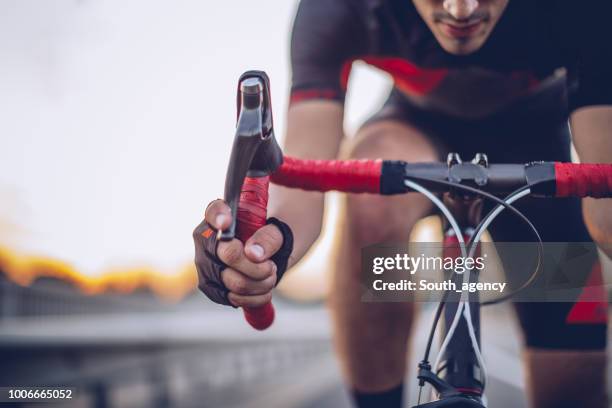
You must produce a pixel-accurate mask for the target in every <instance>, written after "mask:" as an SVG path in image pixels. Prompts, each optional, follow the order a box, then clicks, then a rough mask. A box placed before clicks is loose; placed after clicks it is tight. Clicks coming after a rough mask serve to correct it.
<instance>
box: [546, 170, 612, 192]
mask: <svg viewBox="0 0 612 408" xmlns="http://www.w3.org/2000/svg"><path fill="white" fill-rule="evenodd" d="M555 179H556V186H557V190H556V196H557V197H595V198H601V197H612V164H576V163H559V162H555Z"/></svg>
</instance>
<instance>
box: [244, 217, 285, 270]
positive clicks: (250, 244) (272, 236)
mask: <svg viewBox="0 0 612 408" xmlns="http://www.w3.org/2000/svg"><path fill="white" fill-rule="evenodd" d="M282 245H283V234H282V233H281V232H280V230H279V229H278V227H276V226H275V225H274V224H268V225H265V226H263V227H261V228H260V229H258V230H257V231H256V232H255V234H253V236H252V237H251V238H249V239H248V240H247V242H246V244H245V246H244V252H245V254H246V256H247V258H249V260H250V261H252V262H262V261H265V260H266V259H269V258H270V257H271V256H272V255H274V254H275V253H276V251H278V250H279V249H280V247H281V246H282Z"/></svg>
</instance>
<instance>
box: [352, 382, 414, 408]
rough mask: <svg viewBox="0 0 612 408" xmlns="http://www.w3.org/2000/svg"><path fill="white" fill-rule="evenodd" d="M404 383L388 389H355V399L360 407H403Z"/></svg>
mask: <svg viewBox="0 0 612 408" xmlns="http://www.w3.org/2000/svg"><path fill="white" fill-rule="evenodd" d="M403 394H404V383H401V384H399V385H398V386H396V387H393V388H391V389H390V390H387V391H379V392H372V393H370V392H367V393H366V392H360V391H356V390H353V400H354V401H355V404H356V406H357V407H358V408H401V406H402V396H403Z"/></svg>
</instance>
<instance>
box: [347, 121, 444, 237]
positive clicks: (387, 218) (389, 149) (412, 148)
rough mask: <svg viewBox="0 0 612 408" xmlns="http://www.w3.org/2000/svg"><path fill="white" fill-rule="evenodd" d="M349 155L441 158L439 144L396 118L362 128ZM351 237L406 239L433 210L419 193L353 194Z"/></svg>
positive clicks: (349, 212)
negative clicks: (438, 149) (418, 222)
mask: <svg viewBox="0 0 612 408" xmlns="http://www.w3.org/2000/svg"><path fill="white" fill-rule="evenodd" d="M347 155H348V156H349V157H350V158H355V159H362V158H382V159H388V160H403V161H407V162H428V161H435V160H439V153H438V151H437V149H436V147H435V146H434V145H433V144H432V143H431V142H430V141H429V140H428V139H427V137H426V136H425V135H423V134H422V133H420V132H419V131H418V130H416V129H415V128H412V127H410V126H408V125H406V124H403V123H400V122H395V121H380V122H375V123H373V124H370V125H367V126H365V127H363V128H362V129H361V130H360V131H359V132H358V133H357V135H356V137H355V141H354V142H353V143H352V145H351V146H350V148H349V149H348V151H347ZM346 203H347V205H346V207H347V217H348V221H349V226H350V229H351V231H350V232H351V234H350V238H351V239H352V240H353V241H354V242H356V243H357V244H358V245H360V246H365V245H369V244H373V243H379V242H385V241H400V240H407V239H408V237H409V236H410V231H411V230H412V228H413V226H414V224H415V223H416V222H417V221H418V220H419V219H421V218H423V217H424V216H426V215H428V214H429V213H430V212H431V209H432V205H431V203H429V201H428V200H427V199H426V198H425V197H423V196H421V195H420V194H416V193H410V194H405V195H401V196H376V195H369V194H351V195H349V196H348V197H347V200H346Z"/></svg>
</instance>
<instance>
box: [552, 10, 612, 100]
mask: <svg viewBox="0 0 612 408" xmlns="http://www.w3.org/2000/svg"><path fill="white" fill-rule="evenodd" d="M565 4H566V7H567V8H566V10H564V15H565V18H564V19H563V20H564V25H565V29H566V31H565V33H566V35H571V38H567V41H568V42H571V43H572V51H573V52H572V53H571V55H572V61H570V63H569V64H568V68H569V78H570V79H571V80H572V81H573V85H574V86H570V93H569V107H570V111H574V110H576V109H579V108H582V107H585V106H595V105H610V106H612V40H611V39H612V26H610V24H609V21H608V20H609V19H610V17H611V16H612V1H610V0H591V1H589V2H588V4H587V3H584V4H583V3H580V4H578V2H575V1H568V0H566V1H565ZM570 7H571V8H570Z"/></svg>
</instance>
